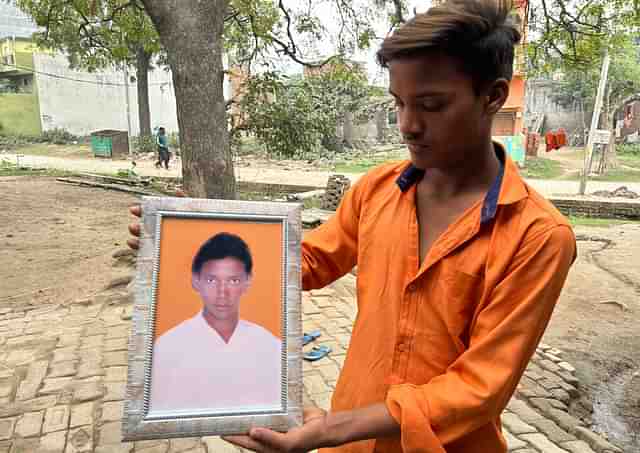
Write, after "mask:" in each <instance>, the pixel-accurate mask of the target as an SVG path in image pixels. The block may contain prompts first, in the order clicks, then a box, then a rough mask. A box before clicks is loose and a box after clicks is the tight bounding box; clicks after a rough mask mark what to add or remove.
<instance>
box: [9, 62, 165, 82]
mask: <svg viewBox="0 0 640 453" xmlns="http://www.w3.org/2000/svg"><path fill="white" fill-rule="evenodd" d="M5 66H12V67H14V68H17V69H20V70H22V71H27V72H30V73H33V74H40V75H43V76H46V77H51V78H54V79H62V80H69V81H71V82H78V83H88V84H90V85H100V86H117V87H124V86H125V84H124V83H118V82H96V81H94V80H86V79H76V78H73V77H65V76H61V75H58V74H51V73H49V72H43V71H36V70H35V69H32V68H27V67H26V66H20V65H17V64H16V65H5ZM170 84H171V82H154V83H150V84H149V86H153V85H170ZM127 86H129V85H128V84H127Z"/></svg>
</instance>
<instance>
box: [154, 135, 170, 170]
mask: <svg viewBox="0 0 640 453" xmlns="http://www.w3.org/2000/svg"><path fill="white" fill-rule="evenodd" d="M156 146H157V148H158V161H157V162H156V168H161V167H162V166H163V165H164V168H165V169H166V170H168V169H169V159H170V158H171V153H170V152H169V140H168V139H167V135H166V132H165V130H164V127H161V128H159V129H158V135H156Z"/></svg>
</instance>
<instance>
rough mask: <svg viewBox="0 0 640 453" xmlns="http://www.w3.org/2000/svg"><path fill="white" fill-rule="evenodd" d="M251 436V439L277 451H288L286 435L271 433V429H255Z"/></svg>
mask: <svg viewBox="0 0 640 453" xmlns="http://www.w3.org/2000/svg"><path fill="white" fill-rule="evenodd" d="M249 436H251V439H253V440H254V441H256V442H258V443H259V444H261V445H264V446H267V447H271V448H273V449H274V450H276V451H286V450H287V448H286V447H287V436H286V434H283V433H278V432H276V431H271V430H270V429H266V428H254V429H252V430H251V432H250V433H249ZM267 451H269V450H267Z"/></svg>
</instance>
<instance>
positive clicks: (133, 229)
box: [127, 189, 186, 250]
mask: <svg viewBox="0 0 640 453" xmlns="http://www.w3.org/2000/svg"><path fill="white" fill-rule="evenodd" d="M185 196H186V194H185V193H184V192H183V191H182V190H181V189H178V190H176V197H180V198H183V197H185ZM129 212H130V213H131V214H133V215H134V216H136V217H138V218H140V217H142V206H140V205H139V204H134V205H131V206H129ZM129 233H131V235H132V236H134V237H133V238H132V239H129V240H127V245H128V246H129V247H131V248H132V249H133V250H138V249H139V248H140V239H138V238H139V237H140V222H135V223H130V224H129Z"/></svg>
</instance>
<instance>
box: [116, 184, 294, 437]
mask: <svg viewBox="0 0 640 453" xmlns="http://www.w3.org/2000/svg"><path fill="white" fill-rule="evenodd" d="M142 212H143V217H142V224H141V236H140V249H139V252H138V260H137V272H136V280H135V294H134V307H133V316H132V322H133V326H132V331H131V336H130V342H129V375H128V382H127V398H126V401H125V408H124V417H123V429H122V432H123V439H124V440H127V441H131V440H143V439H155V438H167V437H192V436H204V435H228V434H243V433H247V432H248V431H249V429H250V428H251V427H256V426H260V427H267V428H271V429H274V430H278V431H287V430H289V429H290V428H292V427H294V426H298V425H300V424H301V423H302V391H303V390H302V385H303V384H302V362H301V357H302V329H301V304H300V290H301V281H300V279H301V272H300V260H301V258H300V241H301V235H302V230H301V221H300V213H301V208H300V206H299V205H297V204H292V203H275V202H244V201H227V200H210V199H193V198H191V199H190V198H165V197H143V199H142Z"/></svg>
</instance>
